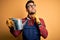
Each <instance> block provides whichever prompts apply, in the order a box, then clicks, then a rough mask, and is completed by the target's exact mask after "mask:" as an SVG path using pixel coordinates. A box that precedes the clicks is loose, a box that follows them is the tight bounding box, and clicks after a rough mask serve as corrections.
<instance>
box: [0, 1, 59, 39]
mask: <svg viewBox="0 0 60 40" xmlns="http://www.w3.org/2000/svg"><path fill="white" fill-rule="evenodd" d="M27 1H28V0H1V1H0V3H1V6H0V8H1V10H0V11H1V12H0V40H22V37H21V36H22V35H19V36H18V37H17V38H15V37H14V36H13V35H12V34H11V33H10V32H9V28H8V27H7V25H6V19H7V18H9V17H15V18H24V17H26V16H27V12H26V9H25V4H26V2H27ZM34 1H35V3H36V5H37V6H36V8H37V14H38V15H39V17H41V18H43V19H44V21H45V24H46V28H47V30H48V37H47V38H46V39H43V38H42V37H41V40H60V0H34Z"/></svg>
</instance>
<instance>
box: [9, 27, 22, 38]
mask: <svg viewBox="0 0 60 40" xmlns="http://www.w3.org/2000/svg"><path fill="white" fill-rule="evenodd" d="M10 32H11V34H12V35H13V36H14V37H18V36H19V35H20V33H21V32H22V30H14V28H13V27H11V28H10Z"/></svg>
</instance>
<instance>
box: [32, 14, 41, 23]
mask: <svg viewBox="0 0 60 40" xmlns="http://www.w3.org/2000/svg"><path fill="white" fill-rule="evenodd" d="M33 17H34V18H35V19H36V23H40V20H39V18H38V15H37V14H34V15H33Z"/></svg>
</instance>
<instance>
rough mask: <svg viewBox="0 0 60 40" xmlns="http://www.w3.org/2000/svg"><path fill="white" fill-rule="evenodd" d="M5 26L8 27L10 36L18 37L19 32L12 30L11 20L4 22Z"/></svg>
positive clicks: (12, 23)
mask: <svg viewBox="0 0 60 40" xmlns="http://www.w3.org/2000/svg"><path fill="white" fill-rule="evenodd" d="M6 24H7V26H8V27H9V29H10V30H9V31H10V32H11V34H13V36H14V37H18V36H19V34H20V33H21V30H14V26H13V25H14V22H13V21H12V20H11V18H9V19H8V20H7V21H6Z"/></svg>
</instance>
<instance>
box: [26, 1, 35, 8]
mask: <svg viewBox="0 0 60 40" xmlns="http://www.w3.org/2000/svg"><path fill="white" fill-rule="evenodd" d="M29 3H33V4H34V1H32V0H29V1H28V2H27V3H26V6H25V7H26V9H27V8H28V6H27V5H28V4H29Z"/></svg>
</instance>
